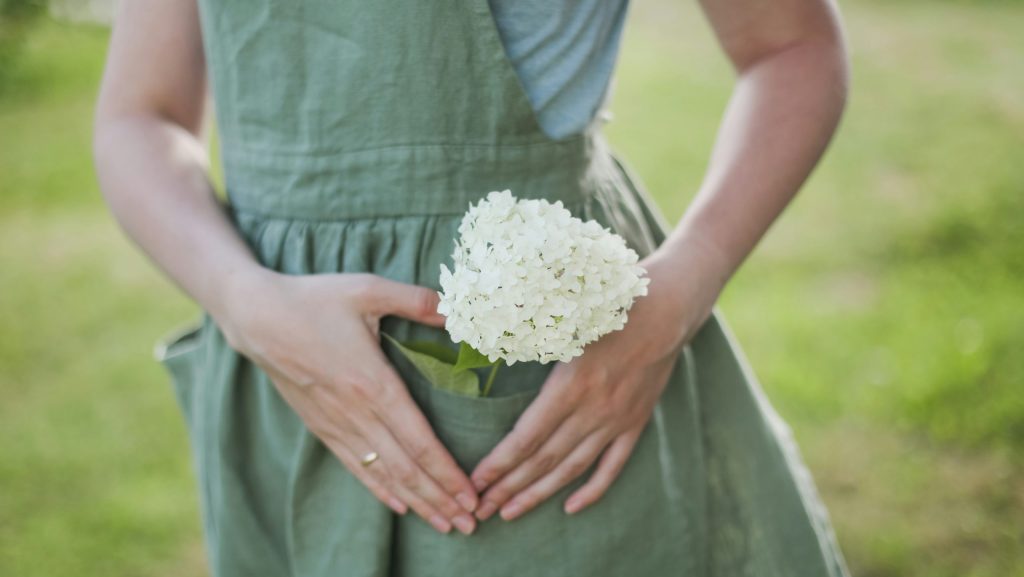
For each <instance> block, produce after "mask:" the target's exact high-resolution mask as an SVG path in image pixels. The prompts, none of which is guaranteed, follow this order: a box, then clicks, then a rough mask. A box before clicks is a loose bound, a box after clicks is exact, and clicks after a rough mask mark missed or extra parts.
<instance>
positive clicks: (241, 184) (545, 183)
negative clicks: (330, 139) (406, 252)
mask: <svg viewBox="0 0 1024 577" xmlns="http://www.w3.org/2000/svg"><path fill="white" fill-rule="evenodd" d="M224 150H225V155H224V170H225V174H226V175H227V182H226V188H227V195H228V198H229V201H230V204H231V205H232V207H233V208H234V209H235V210H238V211H242V212H248V213H254V214H260V215H263V216H266V217H270V218H288V219H302V220H346V219H356V218H376V217H399V216H408V215H458V214H462V213H464V212H466V210H467V209H468V208H469V205H470V204H472V203H475V202H477V201H479V200H480V199H482V198H484V197H485V196H486V195H487V193H488V192H490V191H492V190H505V189H509V190H511V191H512V194H513V196H515V197H517V198H543V199H545V200H547V201H549V202H552V203H554V202H556V201H559V200H560V201H562V203H563V205H567V206H568V205H572V206H579V205H581V204H583V203H584V202H585V201H586V200H587V199H588V198H589V197H591V196H593V195H594V194H596V191H597V190H598V189H599V188H601V183H600V181H601V180H602V179H606V178H607V174H608V170H607V169H608V168H609V167H610V166H611V163H612V162H613V160H612V156H611V154H610V151H609V148H608V145H607V143H606V142H605V140H604V137H603V136H602V135H601V134H600V133H599V132H586V133H583V134H580V135H577V136H574V137H571V138H569V139H567V140H561V141H553V140H552V141H540V142H533V143H527V144H513V145H507V144H502V145H488V144H481V145H474V144H411V145H399V146H388V147H381V148H372V149H364V150H356V151H345V152H338V153H331V154H323V153H320V154H306V155H303V154H296V153H288V154H283V155H282V154H278V153H276V152H264V151H253V150H246V149H244V147H240V146H237V145H235V146H231V147H225V149H224Z"/></svg>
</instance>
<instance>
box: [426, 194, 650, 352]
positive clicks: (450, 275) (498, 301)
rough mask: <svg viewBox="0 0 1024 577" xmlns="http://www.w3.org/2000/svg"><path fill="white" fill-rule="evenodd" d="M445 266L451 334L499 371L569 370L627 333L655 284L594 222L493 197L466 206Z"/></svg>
mask: <svg viewBox="0 0 1024 577" xmlns="http://www.w3.org/2000/svg"><path fill="white" fill-rule="evenodd" d="M459 234H460V238H459V240H457V241H456V242H455V251H454V252H453V253H452V258H453V259H454V265H455V271H454V272H452V271H450V270H448V267H447V266H445V265H444V264H441V288H442V289H443V292H440V293H439V294H440V295H441V302H440V304H439V305H438V308H437V311H438V312H439V313H441V314H443V315H446V317H447V321H446V322H445V328H446V329H447V330H448V332H449V333H450V334H451V337H452V340H454V341H455V342H465V343H467V344H469V345H470V346H472V347H473V348H474V349H476V350H477V351H479V352H480V353H482V354H484V355H486V356H487V358H488V359H489V360H490V361H491V362H494V361H496V360H498V359H499V358H502V359H504V360H505V362H506V363H507V364H509V365H512V364H514V363H515V362H516V361H524V362H525V361H539V362H541V363H547V362H548V361H551V360H561V361H568V360H570V359H572V358H573V357H575V356H578V355H581V354H583V347H584V345H586V344H587V343H589V342H591V341H594V340H597V338H598V337H600V336H601V335H603V334H605V333H608V332H611V331H614V330H618V329H621V328H622V327H623V326H624V325H625V323H626V319H627V315H626V311H627V310H628V309H629V308H630V307H631V306H632V304H633V300H634V299H635V298H636V297H637V296H641V295H646V294H647V285H648V283H649V282H650V279H649V278H647V277H643V276H642V275H643V274H644V273H645V272H646V271H645V270H644V268H643V267H642V266H640V265H639V264H637V258H638V257H637V253H636V251H634V250H633V249H632V248H629V247H628V246H627V245H626V241H625V240H624V239H623V238H622V237H621V236H619V235H617V234H615V233H613V232H611V231H610V230H609V229H608V228H605V227H602V226H601V224H600V223H598V222H597V221H593V220H590V221H587V222H583V221H582V220H580V219H579V218H576V217H574V216H572V215H571V214H570V213H569V211H568V210H567V209H565V208H564V207H563V206H562V202H561V201H556V202H555V203H554V204H552V203H549V202H548V201H546V200H539V199H538V200H532V199H531V200H527V199H522V200H517V199H516V198H515V197H514V196H512V193H511V191H508V190H504V191H501V192H497V191H495V192H491V193H489V194H488V195H487V198H485V199H482V200H481V201H480V202H479V203H477V205H476V206H472V205H471V206H470V208H469V211H468V212H467V213H466V215H465V216H464V217H463V218H462V223H461V224H460V225H459Z"/></svg>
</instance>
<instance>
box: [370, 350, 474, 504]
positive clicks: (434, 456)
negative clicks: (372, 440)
mask: <svg viewBox="0 0 1024 577" xmlns="http://www.w3.org/2000/svg"><path fill="white" fill-rule="evenodd" d="M382 362H383V363H384V365H383V366H384V369H383V370H384V371H385V372H386V373H387V374H389V375H390V376H388V377H386V379H387V382H392V383H394V382H401V381H399V379H400V377H399V376H398V374H397V373H396V372H395V370H394V368H392V367H391V366H390V365H388V364H386V360H384V361H382ZM387 394H388V398H387V399H386V400H385V402H383V403H381V404H380V407H381V409H380V410H379V411H377V417H378V418H379V419H380V420H381V422H382V423H384V425H385V426H386V427H387V428H388V430H389V431H390V432H391V434H392V435H393V436H394V438H395V439H396V440H397V441H398V443H399V444H400V445H401V446H402V449H403V450H404V452H405V453H406V454H407V455H409V456H410V457H411V458H412V460H413V461H414V462H415V463H416V464H417V465H418V466H419V467H421V468H422V469H423V470H424V471H426V472H427V474H428V475H429V476H430V477H431V478H432V479H433V480H434V481H436V482H437V483H438V484H439V485H440V486H441V488H442V489H443V490H444V491H445V492H446V493H447V494H448V495H451V496H453V497H454V498H455V500H456V501H458V503H459V504H460V505H461V507H462V508H463V509H465V511H466V512H469V513H472V512H473V511H474V510H475V509H476V507H477V504H478V497H477V492H476V489H474V487H473V484H472V483H471V482H470V480H469V477H467V476H466V473H465V472H463V471H462V469H461V468H460V467H459V464H458V463H457V462H456V461H455V458H454V457H452V455H451V453H450V452H449V451H448V449H447V448H446V447H445V446H444V445H443V444H442V443H441V440H440V439H438V438H437V435H436V434H434V429H433V427H431V425H430V422H429V421H428V420H427V418H426V417H425V416H424V415H423V412H422V411H420V409H419V407H418V406H417V405H416V402H415V401H414V400H413V398H412V396H411V395H410V393H409V390H408V389H407V388H406V387H405V386H404V385H393V386H392V387H391V388H390V389H389V391H388V392H387Z"/></svg>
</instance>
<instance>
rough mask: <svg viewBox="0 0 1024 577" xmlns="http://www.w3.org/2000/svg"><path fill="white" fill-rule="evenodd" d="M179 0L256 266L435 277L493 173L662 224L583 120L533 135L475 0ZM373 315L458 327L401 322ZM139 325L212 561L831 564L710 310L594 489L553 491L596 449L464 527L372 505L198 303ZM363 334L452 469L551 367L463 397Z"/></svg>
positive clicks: (756, 388)
mask: <svg viewBox="0 0 1024 577" xmlns="http://www.w3.org/2000/svg"><path fill="white" fill-rule="evenodd" d="M198 1H199V8H200V16H201V23H202V29H203V38H204V48H205V51H206V56H207V64H208V67H209V73H210V81H211V84H212V88H213V94H214V103H215V107H216V116H217V122H218V126H219V131H220V138H221V148H222V159H223V166H224V175H225V185H226V191H227V195H228V199H229V204H228V209H229V214H230V215H231V221H232V223H233V224H234V226H235V227H236V228H237V230H238V232H239V233H240V235H241V236H242V237H243V238H244V239H245V241H246V242H247V243H248V245H249V246H250V247H252V249H253V251H254V253H255V255H256V256H257V258H258V259H259V261H260V263H261V264H262V265H263V266H266V267H269V268H272V269H274V270H276V271H280V272H283V273H285V274H295V275H299V274H330V273H339V272H342V273H349V272H369V273H374V274H378V275H382V276H385V277H388V278H391V279H394V280H396V281H401V282H406V283H412V284H418V285H423V286H427V287H431V288H433V289H434V290H440V286H439V270H440V266H439V265H440V264H441V263H447V264H448V265H449V267H450V266H452V262H451V260H450V255H451V251H452V248H453V246H454V245H453V243H454V240H455V238H456V236H457V227H458V224H459V222H460V220H461V218H462V214H463V213H464V212H465V210H466V209H467V208H468V206H469V204H470V203H472V202H476V201H477V200H479V199H480V198H483V197H484V196H486V194H487V193H488V192H489V191H492V190H503V189H506V188H508V189H511V190H512V192H513V194H515V195H516V196H518V197H520V198H545V199H547V200H549V201H551V202H554V201H556V200H561V201H562V202H563V203H564V205H565V206H566V207H567V208H568V209H569V210H570V211H571V212H572V214H574V215H575V216H578V217H580V218H582V219H585V220H586V219H595V220H597V221H598V222H600V223H601V224H602V225H604V226H607V227H609V228H610V229H611V230H612V231H614V232H616V233H618V234H620V235H622V236H623V237H624V238H625V239H626V242H627V244H628V245H629V246H630V247H631V248H633V249H634V250H636V251H637V252H638V254H639V255H640V257H641V258H643V257H644V256H646V255H648V254H650V253H651V252H652V251H653V250H654V249H655V248H656V247H657V246H658V245H659V244H660V243H662V242H663V241H664V240H665V238H666V234H667V232H668V229H669V227H668V225H667V223H666V221H665V219H664V217H663V216H662V215H661V213H660V212H659V211H658V209H657V207H656V205H655V204H654V203H653V202H652V200H651V198H650V197H649V195H648V193H647V192H646V190H645V189H644V188H643V186H642V185H641V183H640V181H639V180H638V179H637V178H636V176H635V175H633V174H631V172H630V171H629V170H628V169H627V168H626V166H625V165H624V164H623V162H622V161H621V160H620V159H619V158H617V156H616V155H615V154H614V153H613V151H612V150H611V149H610V148H609V146H608V144H607V142H606V141H605V139H604V137H603V135H602V133H601V131H600V126H599V125H598V124H595V125H591V126H590V127H589V128H588V129H587V130H585V131H583V132H580V133H578V134H573V135H570V136H568V137H566V138H562V139H553V138H551V137H549V136H547V135H546V134H545V133H544V131H542V130H541V128H540V125H539V123H538V121H537V118H536V116H535V113H534V111H533V109H532V108H531V105H530V102H529V100H528V98H527V96H526V93H525V91H524V89H523V86H522V84H521V83H520V81H519V79H518V77H517V75H516V73H515V70H514V69H513V67H512V66H511V64H510V62H509V60H508V57H507V55H506V53H505V52H504V48H503V46H502V43H501V40H500V37H499V35H498V31H497V29H496V27H495V21H494V18H493V14H492V12H491V10H490V7H489V5H488V0H433V1H431V2H412V1H402V0H375V1H374V2H353V1H348V0H247V1H246V2H242V1H240V0H198ZM381 330H382V331H383V332H386V333H388V334H390V335H392V336H394V337H396V338H398V339H400V340H407V339H431V340H435V341H437V342H440V343H445V344H448V345H450V346H452V347H454V346H455V345H454V344H452V343H451V341H450V339H449V338H448V337H447V335H446V333H445V332H444V331H443V330H442V329H438V328H434V327H427V326H425V325H421V324H418V323H414V322H410V321H406V320H404V319H400V318H397V317H394V316H389V317H384V318H383V319H382V323H381ZM157 344H158V347H157V351H158V356H157V358H158V359H159V360H160V362H162V363H163V365H164V366H165V367H166V368H167V370H168V371H169V375H170V377H171V379H170V381H171V384H172V385H173V390H174V392H175V395H176V398H177V400H178V402H179V403H180V408H181V412H182V415H183V417H184V421H185V423H186V424H187V431H188V435H189V440H190V447H191V452H192V455H193V457H194V461H193V463H194V470H195V473H196V480H197V488H198V497H199V503H200V509H201V512H202V521H203V531H204V537H205V547H206V552H207V557H208V559H209V563H210V567H211V571H212V574H213V576H214V577H236V576H237V577H243V576H244V577H263V576H266V577H282V576H295V577H328V576H330V577H338V576H352V577H356V576H365V577H371V576H372V577H383V576H395V577H398V576H401V577H428V576H431V577H433V576H451V575H480V576H489V577H501V576H515V577H548V576H550V577H555V576H558V577H562V576H567V575H587V576H590V577H600V576H609V577H610V576H632V577H667V576H678V577H689V576H698V575H702V576H703V575H708V576H723V577H724V576H729V577H738V576H746V575H750V576H753V575H757V576H780V577H781V576H786V577H793V576H805V575H806V576H812V575H813V576H832V577H835V576H840V575H846V568H845V565H844V563H843V560H842V556H841V554H840V551H839V549H838V547H837V546H836V542H835V538H834V535H833V531H832V528H831V525H830V523H829V519H828V515H827V513H826V510H825V508H824V507H823V506H822V503H821V501H820V499H819V496H818V494H817V492H816V489H815V486H814V484H813V481H812V479H811V477H810V475H809V474H808V471H807V469H806V468H805V466H804V464H803V463H802V461H801V458H800V455H799V453H798V450H797V447H796V445H795V444H794V441H793V438H792V435H791V432H790V429H789V428H788V427H787V425H786V424H785V423H784V422H783V421H782V420H781V419H780V418H779V417H778V415H777V414H776V412H775V411H774V410H773V408H772V407H771V405H770V404H769V402H768V400H767V399H766V398H765V396H764V394H763V392H762V390H761V387H760V385H759V384H758V382H757V380H756V378H755V376H754V374H753V372H752V371H751V369H750V367H749V366H748V364H747V362H746V361H745V360H744V357H743V355H742V352H741V350H740V348H739V345H738V344H737V342H736V339H735V338H734V337H733V336H732V334H731V333H730V332H729V330H728V328H727V326H726V324H725V322H724V319H723V317H722V314H721V312H720V311H719V310H718V309H716V310H715V311H714V313H713V315H712V317H711V318H710V319H709V320H708V321H707V323H706V324H705V325H704V326H703V327H702V328H701V330H700V332H699V334H697V336H696V338H695V339H694V340H693V341H692V342H691V343H690V344H688V345H687V346H686V347H685V348H684V350H683V353H682V354H681V355H680V356H679V359H678V362H677V365H676V367H675V369H674V371H673V372H672V374H671V377H670V379H669V382H668V384H667V386H666V389H665V391H664V394H663V396H662V398H661V400H660V402H659V403H658V405H657V407H656V408H655V410H654V413H653V415H652V417H651V420H650V422H649V423H648V425H647V427H646V428H645V429H644V432H643V434H642V435H641V437H640V438H639V440H638V442H637V444H636V447H635V449H634V451H633V454H632V455H631V457H630V459H629V461H628V462H627V463H626V465H625V466H624V468H623V470H622V472H621V474H620V475H619V477H618V479H617V480H616V481H615V482H614V483H613V484H612V486H611V487H610V489H609V490H608V491H607V493H606V494H605V495H604V496H603V497H602V498H601V499H600V500H599V501H598V502H596V503H595V504H593V505H591V506H590V507H588V508H586V509H584V510H582V511H580V512H579V513H576V514H574V515H567V514H565V513H564V512H563V511H562V504H563V503H564V501H565V499H566V498H567V497H568V495H569V494H570V493H571V492H572V491H573V490H575V489H576V488H578V487H579V486H580V485H582V483H583V482H585V480H586V479H587V478H588V477H589V475H590V473H591V472H592V471H593V466H592V467H591V469H589V470H588V471H587V472H585V473H584V474H583V475H582V476H581V477H579V478H578V479H577V480H575V481H573V482H571V483H570V484H569V485H568V486H566V487H564V488H563V489H562V490H560V491H559V492H558V493H556V494H555V495H554V496H553V497H551V498H550V499H548V500H546V501H545V502H543V503H542V504H541V505H539V506H538V507H537V508H535V509H533V510H531V511H530V512H528V513H526V514H525V515H523V516H522V517H520V518H519V519H516V520H513V521H511V522H506V521H504V520H502V519H501V518H500V517H499V516H497V515H495V516H493V517H491V518H490V519H488V520H487V521H484V522H481V523H479V525H478V527H477V530H476V532H475V533H474V534H472V535H469V536H466V535H462V534H461V533H458V532H457V531H452V532H451V533H449V534H447V535H445V534H441V533H439V532H437V531H436V530H435V529H434V528H432V527H431V526H430V525H428V524H427V523H426V522H425V521H423V520H422V519H420V518H419V517H418V516H417V515H416V514H415V513H413V512H411V511H410V513H408V514H407V515H404V516H399V515H396V514H395V513H394V512H392V511H391V510H390V509H389V508H388V507H387V506H385V505H384V504H382V503H380V502H379V501H378V500H377V499H376V498H375V497H374V496H373V495H372V493H370V491H369V490H368V489H366V487H365V486H363V485H362V483H361V482H360V481H359V480H358V479H356V478H355V477H354V476H353V475H351V474H350V473H349V472H348V471H347V469H345V467H344V466H343V465H342V464H341V462H340V461H339V460H338V459H337V458H336V457H335V456H334V455H333V454H332V453H331V452H330V451H329V450H328V449H327V448H326V447H325V446H324V445H323V444H322V443H321V442H320V441H319V440H318V439H317V438H316V437H315V436H314V435H312V434H311V433H310V432H309V430H308V429H307V428H306V427H305V426H304V424H303V423H302V421H301V420H300V419H299V417H298V416H297V414H296V413H295V412H294V411H293V410H292V409H291V408H290V407H289V406H288V405H287V404H286V402H285V401H284V400H283V399H282V397H281V396H280V395H279V394H278V392H277V390H276V388H275V386H274V384H273V383H272V382H270V380H269V379H268V377H267V375H266V374H265V373H264V372H263V371H262V370H260V369H259V368H258V367H256V366H255V365H254V364H252V363H251V362H250V361H248V360H247V359H246V358H245V357H244V356H242V355H240V354H238V353H237V352H236V351H234V350H232V349H231V348H230V347H228V345H227V344H226V342H225V339H224V336H223V334H222V332H221V331H220V330H219V328H218V327H217V325H216V324H215V323H214V322H213V321H212V319H211V318H210V316H209V315H208V314H206V313H205V312H204V313H203V315H202V317H201V319H198V320H197V321H196V322H195V324H189V325H187V326H185V327H184V328H181V329H176V330H174V331H171V332H168V333H167V334H165V335H163V336H162V338H161V339H160V341H159V342H158V343H157ZM338 346H344V343H338ZM381 346H382V347H383V350H384V352H385V354H386V355H387V357H388V359H389V360H390V361H392V362H393V364H394V365H395V368H396V369H397V370H398V371H399V374H400V375H401V377H402V378H403V380H404V381H405V383H406V384H407V386H408V387H409V389H410V391H411V393H412V395H413V397H414V398H415V400H416V402H417V403H418V405H419V406H420V408H421V409H422V410H423V412H424V413H425V415H426V416H427V418H428V419H429V421H430V422H431V424H432V426H433V427H434V430H435V431H436V433H437V434H438V436H439V437H440V439H441V440H442V442H443V443H444V444H445V445H446V446H447V448H448V449H449V450H450V451H451V453H452V454H453V455H454V456H455V458H456V460H457V461H458V462H459V464H460V465H461V466H462V467H464V468H465V470H466V471H467V472H468V471H470V470H471V469H472V467H473V466H474V465H475V464H476V463H477V462H478V461H479V460H480V459H481V458H482V457H483V456H484V455H486V454H487V452H488V451H490V449H491V448H492V447H494V446H495V445H496V444H497V443H498V441H499V440H500V439H501V438H502V437H503V436H505V435H506V434H507V433H508V432H509V431H510V430H511V428H512V426H513V424H514V423H515V421H516V419H517V417H518V416H519V415H520V414H521V413H522V412H523V411H524V410H525V409H526V407H527V406H528V405H529V404H530V402H531V401H532V400H533V399H534V398H535V397H536V395H537V394H538V392H539V390H540V387H541V385H542V384H543V381H544V379H545V377H546V376H547V375H548V374H549V373H550V371H551V369H552V368H553V367H554V364H553V363H548V364H546V365H541V364H539V363H536V362H534V363H517V364H515V365H513V366H511V367H508V366H506V367H503V368H502V369H501V370H500V371H498V376H497V378H496V379H495V382H494V385H493V389H492V395H493V396H491V397H484V398H472V397H463V396H458V395H456V394H453V393H448V392H445V391H441V390H435V389H433V388H432V387H431V386H430V385H429V384H428V383H427V382H426V381H425V380H424V379H423V378H422V377H421V376H420V375H419V373H418V372H417V371H416V370H415V369H414V368H413V367H412V366H411V365H410V364H409V363H408V362H407V361H406V360H405V359H404V357H402V356H401V354H400V353H398V351H396V350H394V349H393V348H392V346H391V345H390V343H389V342H387V341H382V343H381Z"/></svg>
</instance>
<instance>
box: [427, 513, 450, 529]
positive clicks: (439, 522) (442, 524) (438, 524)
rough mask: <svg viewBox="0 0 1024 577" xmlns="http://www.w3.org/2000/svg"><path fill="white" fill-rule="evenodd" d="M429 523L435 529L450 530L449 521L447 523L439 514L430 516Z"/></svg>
mask: <svg viewBox="0 0 1024 577" xmlns="http://www.w3.org/2000/svg"><path fill="white" fill-rule="evenodd" d="M430 524H431V525H433V526H434V528H435V529H437V530H438V531H440V532H442V533H448V532H449V531H451V530H452V525H451V523H449V522H448V520H447V519H445V518H444V517H442V516H440V515H434V516H432V517H431V518H430Z"/></svg>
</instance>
